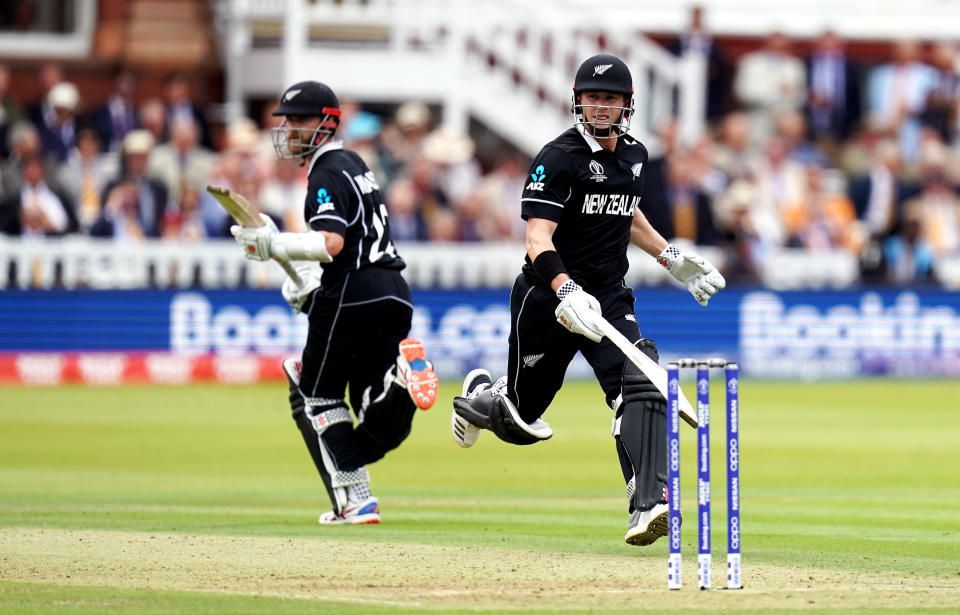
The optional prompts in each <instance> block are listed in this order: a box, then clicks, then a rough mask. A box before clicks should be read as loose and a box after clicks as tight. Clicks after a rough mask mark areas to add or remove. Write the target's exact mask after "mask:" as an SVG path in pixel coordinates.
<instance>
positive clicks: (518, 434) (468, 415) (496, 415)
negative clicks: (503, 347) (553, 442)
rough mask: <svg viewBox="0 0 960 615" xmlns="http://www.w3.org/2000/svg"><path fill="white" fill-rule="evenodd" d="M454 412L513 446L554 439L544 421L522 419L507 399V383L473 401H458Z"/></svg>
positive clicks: (493, 387)
mask: <svg viewBox="0 0 960 615" xmlns="http://www.w3.org/2000/svg"><path fill="white" fill-rule="evenodd" d="M453 410H454V412H456V413H457V415H459V416H461V417H463V418H464V419H466V420H467V421H468V422H469V423H470V424H472V425H475V426H477V427H480V428H482V429H489V430H490V431H492V432H493V433H495V434H496V435H497V437H498V438H500V439H501V440H503V441H504V442H509V443H510V444H535V443H537V442H540V441H542V440H549V439H550V438H551V437H552V436H553V430H552V429H550V425H548V424H547V423H546V421H543V420H542V419H537V420H535V421H534V422H533V423H527V422H525V421H524V420H523V419H521V418H520V414H519V413H518V412H517V409H516V407H515V406H514V405H513V402H511V401H510V399H509V398H508V397H507V387H506V379H505V378H501V379H500V380H498V381H497V382H496V383H494V385H493V386H491V387H489V388H487V389H485V390H484V391H482V392H481V393H480V394H479V395H477V396H476V397H472V398H470V399H467V398H464V397H456V398H454V400H453Z"/></svg>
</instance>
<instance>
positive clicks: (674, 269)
mask: <svg viewBox="0 0 960 615" xmlns="http://www.w3.org/2000/svg"><path fill="white" fill-rule="evenodd" d="M657 262H659V263H660V264H661V265H663V266H664V267H666V269H667V271H669V272H670V274H671V275H672V276H673V277H675V278H677V280H679V281H680V283H681V284H683V285H684V286H686V287H687V290H689V291H690V294H691V295H693V298H694V299H696V300H697V303H699V304H700V305H707V302H708V301H710V297H712V296H714V295H715V294H717V292H719V291H721V290H723V289H724V288H726V287H727V281H726V280H724V279H723V276H722V275H720V272H719V271H717V268H716V267H714V266H713V265H711V264H710V263H708V262H707V261H706V260H704V258H703V257H702V256H700V255H699V254H694V253H692V252H689V253H684V252H681V251H680V250H678V249H677V248H676V247H675V246H674V245H673V244H670V245H668V246H667V247H666V248H664V250H663V252H661V253H660V255H659V256H657Z"/></svg>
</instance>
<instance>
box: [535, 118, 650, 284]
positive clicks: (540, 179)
mask: <svg viewBox="0 0 960 615" xmlns="http://www.w3.org/2000/svg"><path fill="white" fill-rule="evenodd" d="M646 162H647V148H646V147H644V146H643V144H642V143H640V142H639V141H637V140H636V139H634V138H633V137H631V136H629V135H626V136H623V137H621V138H620V139H618V140H617V147H616V149H615V150H614V151H613V152H610V151H607V150H605V149H603V148H602V147H601V146H600V144H599V143H598V142H597V141H596V139H594V138H593V137H592V136H590V135H589V134H581V132H580V131H579V130H578V129H576V128H570V129H569V130H567V131H566V132H564V133H563V134H561V135H560V136H559V137H557V138H556V139H554V140H553V141H551V142H550V143H547V144H546V145H545V146H544V147H543V149H541V150H540V153H539V154H537V156H536V158H534V160H533V163H532V164H531V165H530V174H529V175H528V176H527V180H526V181H527V184H526V187H525V188H524V189H523V196H522V198H521V199H520V206H521V213H522V216H523V219H524V220H528V219H530V218H544V219H547V220H552V221H553V222H556V223H557V229H556V231H555V232H554V234H553V244H554V246H555V247H556V250H557V253H558V254H559V255H560V258H561V259H562V260H563V264H564V267H565V268H566V270H567V273H568V274H569V275H570V277H572V278H573V279H574V280H575V281H576V282H577V283H578V284H580V285H581V286H583V287H584V288H586V289H587V290H588V291H589V290H590V289H600V288H603V287H606V286H609V285H611V284H619V283H620V281H621V280H622V279H623V277H624V275H625V274H626V273H627V268H628V266H629V264H628V261H627V248H628V246H629V245H630V226H631V224H632V223H633V215H634V212H635V211H636V209H637V208H638V207H640V198H641V196H642V193H643V178H644V172H643V171H644V166H645V165H646ZM523 272H524V274H525V275H526V276H527V277H528V279H530V280H531V281H532V282H534V283H543V282H544V281H543V280H541V279H540V277H539V276H538V275H537V274H536V272H535V271H534V269H533V265H532V264H531V262H530V257H529V256H527V258H526V264H525V265H524V266H523Z"/></svg>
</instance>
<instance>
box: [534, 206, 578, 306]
mask: <svg viewBox="0 0 960 615" xmlns="http://www.w3.org/2000/svg"><path fill="white" fill-rule="evenodd" d="M556 230H557V223H556V222H554V221H553V220H546V219H544V218H528V219H527V235H526V243H527V256H529V257H530V262H531V263H536V262H537V257H538V256H540V255H541V254H543V253H544V252H553V253H554V254H556V252H557V249H556V247H554V245H553V232H554V231H556ZM558 258H559V257H558ZM534 270H536V265H534ZM537 273H538V274H539V273H540V272H539V271H537ZM545 273H546V275H549V274H550V273H554V276H553V278H551V279H549V280H548V279H546V278H544V280H543V281H544V282H546V283H547V285H548V286H549V287H550V288H551V289H553V291H554V292H556V290H557V289H558V288H560V286H561V285H562V284H563V283H564V282H566V281H567V280H569V279H570V276H569V275H567V272H566V271H560V272H555V271H554V272H549V273H547V272H545ZM540 277H543V275H541V276H540Z"/></svg>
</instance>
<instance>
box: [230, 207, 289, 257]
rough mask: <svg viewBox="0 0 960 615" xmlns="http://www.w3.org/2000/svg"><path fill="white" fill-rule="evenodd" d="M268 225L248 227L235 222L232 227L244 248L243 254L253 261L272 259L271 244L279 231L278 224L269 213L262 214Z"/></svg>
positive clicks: (234, 234)
mask: <svg viewBox="0 0 960 615" xmlns="http://www.w3.org/2000/svg"><path fill="white" fill-rule="evenodd" d="M260 218H261V219H262V220H263V222H264V224H265V225H266V226H259V227H257V228H247V227H244V226H238V225H236V224H234V225H233V226H231V227H230V234H231V235H233V238H234V239H236V241H237V243H238V244H240V247H242V248H243V255H244V256H245V257H247V258H248V259H250V260H252V261H268V260H270V257H271V254H270V244H271V243H272V242H273V238H274V236H275V235H276V234H277V233H278V232H279V231H278V230H277V225H276V224H274V222H273V220H272V219H271V218H270V216H268V215H267V214H260Z"/></svg>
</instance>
